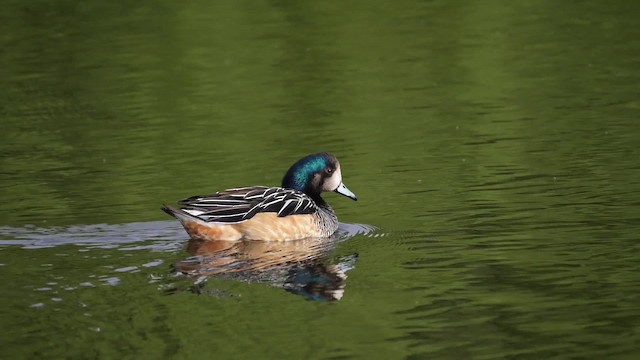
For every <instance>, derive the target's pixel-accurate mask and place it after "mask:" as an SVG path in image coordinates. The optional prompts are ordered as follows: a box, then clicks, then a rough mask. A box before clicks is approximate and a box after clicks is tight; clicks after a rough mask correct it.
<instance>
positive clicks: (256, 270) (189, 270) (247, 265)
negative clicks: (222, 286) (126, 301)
mask: <svg viewBox="0 0 640 360" xmlns="http://www.w3.org/2000/svg"><path fill="white" fill-rule="evenodd" d="M373 230H374V229H373V228H372V227H370V226H367V225H360V224H340V228H339V230H338V232H337V233H336V234H335V235H334V236H332V237H330V238H309V239H301V240H294V241H256V240H248V241H200V240H189V243H188V245H187V248H186V250H187V253H188V254H189V255H190V256H189V257H187V258H185V259H183V260H181V261H178V262H176V263H175V264H173V266H172V271H173V272H175V273H176V274H178V275H184V276H187V277H189V278H194V279H195V281H194V282H193V284H192V285H190V286H189V287H188V288H180V287H179V286H171V287H168V288H167V289H166V291H167V293H170V294H172V293H176V292H182V291H191V292H193V293H196V294H201V295H213V296H228V295H227V294H224V293H223V292H221V291H220V290H219V289H209V288H207V287H206V283H207V280H208V279H209V278H212V277H217V278H225V279H232V280H236V281H243V282H261V283H268V284H270V285H272V286H275V287H278V288H282V289H284V290H285V291H287V292H290V293H293V294H296V295H300V296H302V297H304V298H305V299H307V300H312V301H338V300H340V299H341V298H342V296H343V295H344V289H345V285H346V279H347V274H346V273H347V271H349V270H351V269H353V268H354V267H355V263H356V260H357V257H358V255H357V254H355V253H354V254H349V255H346V256H342V257H338V258H332V257H331V253H332V251H333V250H334V249H335V247H336V245H337V244H338V243H340V242H342V241H345V240H347V239H349V238H352V237H353V236H355V235H360V234H370V233H371V232H372V231H373Z"/></svg>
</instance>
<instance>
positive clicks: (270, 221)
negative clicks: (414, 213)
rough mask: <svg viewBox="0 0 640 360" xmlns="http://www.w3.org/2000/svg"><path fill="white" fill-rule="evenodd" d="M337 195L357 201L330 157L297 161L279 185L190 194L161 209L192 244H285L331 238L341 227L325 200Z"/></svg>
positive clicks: (317, 155)
mask: <svg viewBox="0 0 640 360" xmlns="http://www.w3.org/2000/svg"><path fill="white" fill-rule="evenodd" d="M323 192H336V193H338V194H341V195H344V196H346V197H348V198H350V199H352V200H355V201H357V200H358V198H357V197H356V195H355V194H354V193H353V192H351V190H349V189H348V188H347V187H346V186H345V185H344V183H343V182H342V171H341V169H340V163H339V162H338V159H337V158H336V157H335V156H334V155H333V154H330V153H327V152H320V153H315V154H310V155H307V156H305V157H303V158H301V159H300V160H298V161H296V162H295V163H294V164H293V165H291V167H290V168H289V169H288V170H287V172H286V173H285V175H284V177H283V178H282V184H281V186H280V187H271V186H248V187H237V188H231V189H226V190H222V191H219V192H216V193H215V194H211V195H198V196H192V197H189V198H187V199H184V200H180V201H178V202H177V204H178V205H179V207H177V208H176V207H170V206H167V205H163V206H162V210H163V211H164V212H165V213H167V214H169V215H171V216H173V217H174V218H176V219H177V220H178V221H180V223H181V224H182V226H183V227H184V229H185V230H186V232H187V234H188V235H189V237H190V238H191V239H194V240H204V241H208V240H225V241H243V240H264V241H287V240H297V239H305V238H327V237H330V236H331V235H333V234H334V233H335V232H336V230H337V229H338V218H337V216H336V213H335V212H334V210H333V208H332V207H331V206H330V205H329V204H328V203H327V202H326V201H324V199H323V198H322V197H321V193H323Z"/></svg>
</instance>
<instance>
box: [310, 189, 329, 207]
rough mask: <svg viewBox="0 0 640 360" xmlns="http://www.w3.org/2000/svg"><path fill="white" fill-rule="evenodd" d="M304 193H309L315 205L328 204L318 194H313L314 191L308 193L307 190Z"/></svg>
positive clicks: (324, 205)
mask: <svg viewBox="0 0 640 360" xmlns="http://www.w3.org/2000/svg"><path fill="white" fill-rule="evenodd" d="M305 194H307V195H309V197H310V198H311V199H312V200H313V201H314V202H315V203H316V205H318V206H320V207H326V206H329V204H327V202H326V201H324V199H323V198H322V196H320V194H314V193H308V192H305Z"/></svg>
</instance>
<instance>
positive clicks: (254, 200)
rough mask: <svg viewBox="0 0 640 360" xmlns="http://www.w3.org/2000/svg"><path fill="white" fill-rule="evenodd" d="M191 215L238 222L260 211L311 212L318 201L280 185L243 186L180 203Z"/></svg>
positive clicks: (282, 214)
mask: <svg viewBox="0 0 640 360" xmlns="http://www.w3.org/2000/svg"><path fill="white" fill-rule="evenodd" d="M179 204H180V205H182V206H183V209H184V210H185V211H187V212H188V213H189V214H191V215H193V216H196V217H198V218H200V219H202V220H204V221H206V222H220V223H237V222H241V221H245V220H248V219H250V218H252V217H253V216H254V215H255V214H257V213H260V212H275V213H277V215H278V216H289V215H296V214H312V213H315V212H316V211H317V210H318V208H317V206H316V204H315V202H314V201H313V200H312V199H311V198H310V197H309V196H307V195H306V194H305V193H302V192H300V191H296V190H292V189H285V188H278V187H266V186H255V187H242V188H233V189H227V190H224V191H220V192H217V193H215V194H213V195H207V196H194V197H191V198H188V199H185V200H182V201H180V202H179Z"/></svg>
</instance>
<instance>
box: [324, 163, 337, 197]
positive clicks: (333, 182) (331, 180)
mask: <svg viewBox="0 0 640 360" xmlns="http://www.w3.org/2000/svg"><path fill="white" fill-rule="evenodd" d="M341 182H342V172H340V165H338V166H336V171H334V172H333V174H331V176H330V177H328V178H326V179H325V180H324V184H322V191H335V190H336V189H337V188H338V186H340V183H341Z"/></svg>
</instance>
